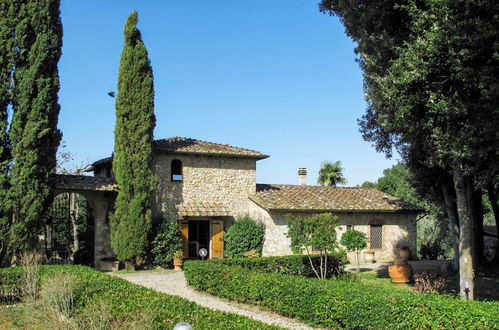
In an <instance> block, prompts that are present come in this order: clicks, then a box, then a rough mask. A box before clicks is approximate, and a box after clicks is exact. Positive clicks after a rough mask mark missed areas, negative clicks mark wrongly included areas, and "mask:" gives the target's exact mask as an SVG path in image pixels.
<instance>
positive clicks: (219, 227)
mask: <svg viewBox="0 0 499 330" xmlns="http://www.w3.org/2000/svg"><path fill="white" fill-rule="evenodd" d="M223 257H224V222H223V220H211V258H212V259H222V258H223Z"/></svg>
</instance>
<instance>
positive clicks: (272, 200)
mask: <svg viewBox="0 0 499 330" xmlns="http://www.w3.org/2000/svg"><path fill="white" fill-rule="evenodd" d="M256 190H257V192H256V194H254V195H252V196H250V199H251V200H253V201H254V202H255V203H257V204H259V205H260V206H262V207H264V208H265V209H267V210H271V211H303V212H306V211H325V212H326V211H345V212H358V211H377V212H383V211H384V212H421V211H423V209H421V208H420V207H418V206H416V205H413V204H410V203H408V202H405V201H403V200H401V199H399V198H395V197H393V196H390V195H387V194H385V193H382V192H380V191H378V190H376V189H366V188H346V187H338V188H336V187H322V186H295V185H280V184H272V185H271V184H257V188H256Z"/></svg>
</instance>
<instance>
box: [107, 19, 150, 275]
mask: <svg viewBox="0 0 499 330" xmlns="http://www.w3.org/2000/svg"><path fill="white" fill-rule="evenodd" d="M137 21H138V15H137V12H135V11H134V12H133V13H132V14H130V16H129V17H128V20H127V22H126V24H125V31H124V35H125V38H124V39H125V40H124V41H125V44H124V47H123V51H122V53H121V61H120V68H119V73H118V95H117V98H116V128H115V132H114V139H115V140H114V152H115V153H114V158H113V172H114V176H115V178H116V182H117V183H118V185H119V186H120V190H119V193H118V196H117V198H116V203H115V212H114V214H113V216H112V217H111V245H112V248H113V250H114V252H115V253H116V255H117V257H118V259H120V260H122V261H125V262H126V263H127V265H128V266H131V265H134V264H137V263H138V262H139V260H140V258H141V257H143V256H144V255H145V250H146V243H147V236H148V233H149V231H150V228H151V209H150V202H149V195H150V193H151V191H152V189H153V188H154V183H155V176H154V174H153V172H152V170H151V162H152V145H151V143H152V139H153V130H154V126H155V123H156V119H155V116H154V83H153V73H152V67H151V64H150V61H149V58H148V54H147V49H146V47H145V45H144V43H143V41H142V38H141V34H140V31H139V30H138V29H137Z"/></svg>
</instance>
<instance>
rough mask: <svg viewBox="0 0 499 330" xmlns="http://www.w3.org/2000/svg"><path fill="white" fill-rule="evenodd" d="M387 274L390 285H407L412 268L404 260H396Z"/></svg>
mask: <svg viewBox="0 0 499 330" xmlns="http://www.w3.org/2000/svg"><path fill="white" fill-rule="evenodd" d="M388 274H389V275H390V278H391V279H392V283H409V282H410V281H411V276H412V267H411V265H409V263H408V262H407V260H406V259H397V260H395V264H394V265H393V266H390V267H388Z"/></svg>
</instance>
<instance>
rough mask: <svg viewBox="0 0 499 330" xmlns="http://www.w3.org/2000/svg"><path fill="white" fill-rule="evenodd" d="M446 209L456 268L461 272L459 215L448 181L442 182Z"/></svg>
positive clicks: (452, 190) (454, 196)
mask: <svg viewBox="0 0 499 330" xmlns="http://www.w3.org/2000/svg"><path fill="white" fill-rule="evenodd" d="M442 194H443V196H444V202H445V209H446V211H447V217H448V223H449V229H450V234H451V236H452V242H453V246H454V263H455V265H454V268H455V269H456V270H457V271H458V272H459V218H458V216H457V206H456V195H455V193H454V189H453V188H452V187H451V186H450V185H449V184H448V183H445V182H444V183H442Z"/></svg>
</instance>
